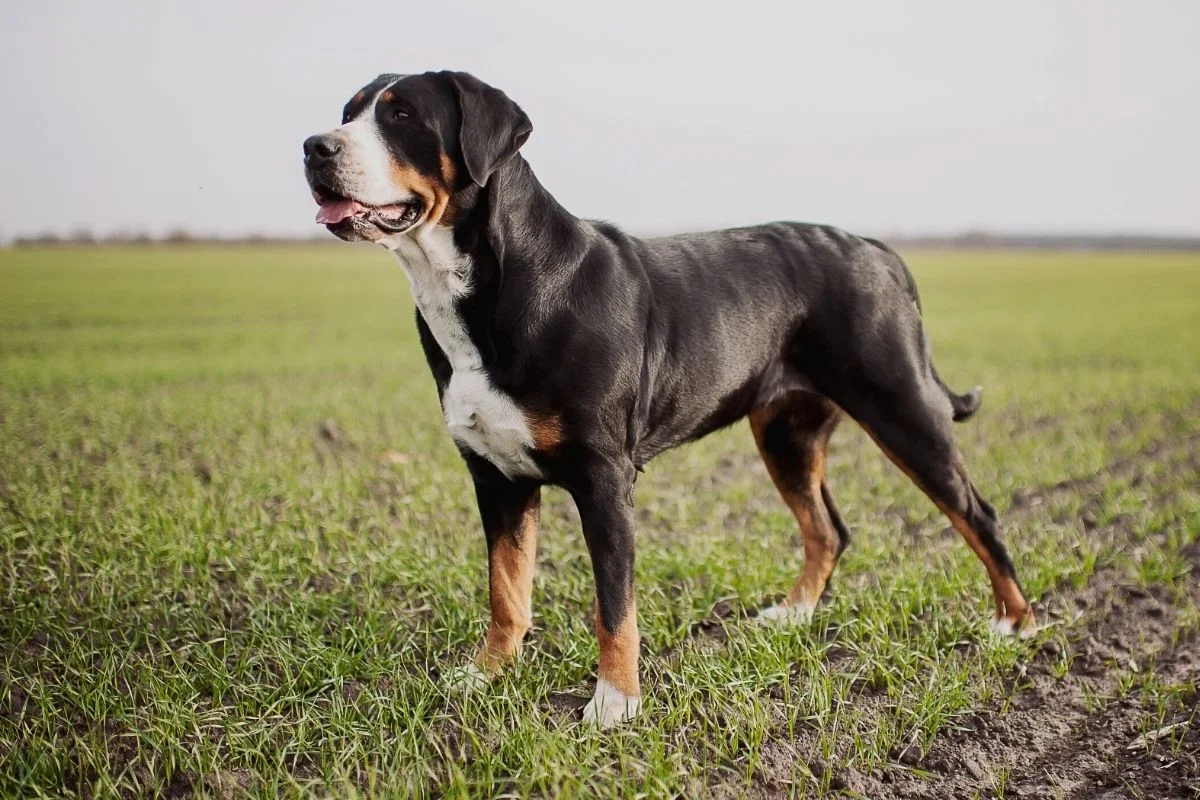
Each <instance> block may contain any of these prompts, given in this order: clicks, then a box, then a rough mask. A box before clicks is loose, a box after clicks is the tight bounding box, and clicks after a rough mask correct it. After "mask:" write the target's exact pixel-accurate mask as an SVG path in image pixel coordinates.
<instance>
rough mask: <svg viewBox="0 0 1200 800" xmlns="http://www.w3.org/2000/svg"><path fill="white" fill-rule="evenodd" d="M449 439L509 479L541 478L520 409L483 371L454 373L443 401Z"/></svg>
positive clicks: (531, 437)
mask: <svg viewBox="0 0 1200 800" xmlns="http://www.w3.org/2000/svg"><path fill="white" fill-rule="evenodd" d="M442 412H443V413H444V414H445V417H446V427H447V428H448V429H449V430H450V435H451V436H453V437H454V440H455V441H456V442H458V443H459V444H460V445H462V446H463V447H467V448H469V449H471V450H472V451H474V452H475V453H476V454H478V455H480V456H482V457H483V458H486V459H487V460H488V461H490V462H492V463H493V464H494V465H495V466H496V468H497V469H499V470H500V471H501V472H503V473H504V474H505V475H507V476H508V477H510V478H514V477H518V476H524V477H529V478H536V477H540V476H541V474H542V471H541V469H540V468H539V467H538V465H537V463H536V462H535V461H534V460H533V458H532V457H531V456H530V451H531V449H532V448H533V434H532V433H531V432H530V430H529V424H528V423H527V422H526V420H525V414H524V412H522V411H521V408H520V406H518V405H517V404H516V403H514V402H513V401H512V398H510V397H509V396H508V395H506V394H504V393H503V392H501V391H499V390H498V389H496V388H495V387H494V386H492V385H491V382H490V381H489V380H488V377H487V373H485V372H483V371H482V370H476V369H468V370H456V371H455V372H454V374H453V375H452V376H451V377H450V383H449V384H448V385H447V386H446V392H445V394H444V395H443V397H442Z"/></svg>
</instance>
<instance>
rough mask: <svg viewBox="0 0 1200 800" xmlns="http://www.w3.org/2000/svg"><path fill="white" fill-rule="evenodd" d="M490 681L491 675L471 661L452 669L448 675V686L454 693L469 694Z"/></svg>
mask: <svg viewBox="0 0 1200 800" xmlns="http://www.w3.org/2000/svg"><path fill="white" fill-rule="evenodd" d="M490 681H491V676H490V675H488V674H487V673H486V672H484V671H483V670H481V669H480V668H479V666H478V665H477V664H475V663H474V662H471V663H470V664H467V665H466V666H465V667H459V668H458V669H455V670H452V671H451V672H450V675H449V683H448V685H449V688H450V691H451V692H454V693H456V694H469V693H471V692H478V691H479V690H480V689H483V688H485V687H486V686H487V685H488V683H489V682H490Z"/></svg>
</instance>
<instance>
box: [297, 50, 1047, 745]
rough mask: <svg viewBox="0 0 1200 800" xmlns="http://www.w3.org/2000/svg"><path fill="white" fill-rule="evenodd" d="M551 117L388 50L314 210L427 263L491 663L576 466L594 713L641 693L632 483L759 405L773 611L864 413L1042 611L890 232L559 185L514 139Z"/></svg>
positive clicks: (426, 288) (427, 342) (968, 406)
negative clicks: (963, 434) (1003, 532)
mask: <svg viewBox="0 0 1200 800" xmlns="http://www.w3.org/2000/svg"><path fill="white" fill-rule="evenodd" d="M531 130H532V125H531V124H530V122H529V118H528V117H527V116H526V115H525V113H524V112H523V111H522V110H521V108H520V107H519V106H517V104H516V103H514V102H513V101H512V100H510V99H509V98H508V96H507V95H505V94H504V93H503V92H501V91H500V90H498V89H495V88H493V87H491V86H488V85H487V84H485V83H482V82H481V81H479V80H478V79H476V78H474V77H472V76H471V75H468V74H465V73H461V72H427V73H425V74H423V75H381V76H379V77H378V78H376V79H375V80H374V81H372V82H371V83H369V84H367V85H366V86H365V87H363V88H362V89H361V90H360V91H359V92H357V93H356V94H355V95H354V96H353V98H351V100H350V102H349V103H347V104H346V106H345V109H344V110H343V113H342V124H341V126H339V127H337V128H335V129H333V130H332V131H330V132H328V133H323V134H320V135H317V136H312V137H310V138H309V139H307V140H306V141H305V142H304V164H305V172H306V175H307V178H308V183H309V186H310V187H311V189H312V193H313V197H314V198H315V199H316V202H317V204H318V205H319V210H318V212H317V222H320V223H323V224H325V225H326V227H327V228H328V229H329V230H330V231H331V232H332V233H333V234H335V235H336V236H338V237H340V238H342V239H345V240H347V241H361V240H368V241H373V242H377V243H379V244H380V245H382V246H383V247H385V248H387V249H388V250H390V251H391V252H393V253H394V254H395V255H396V257H397V258H398V259H399V261H400V264H401V266H403V268H404V270H405V272H406V273H407V274H408V278H409V281H410V282H411V285H412V292H413V297H414V299H415V301H416V307H417V314H416V323H417V329H418V332H419V335H420V341H421V345H422V347H423V348H424V351H425V356H426V359H427V360H428V362H429V368H430V370H431V371H432V373H433V378H434V380H435V382H436V383H437V389H438V395H439V397H440V398H441V404H442V410H443V412H444V415H445V419H446V426H447V427H448V428H449V430H450V435H451V436H452V437H453V439H454V442H455V443H456V444H457V446H458V449H459V450H460V451H461V453H462V456H463V458H464V460H465V461H466V464H467V468H468V469H469V470H470V473H471V477H472V479H473V481H474V485H475V494H476V498H477V500H478V504H479V514H480V517H481V518H482V522H483V531H484V535H485V537H486V539H487V547H488V557H489V561H490V567H489V575H490V584H491V623H490V624H489V626H488V629H487V636H486V639H485V641H484V642H483V645H482V647H481V648H480V650H479V654H478V656H477V657H476V658H475V660H474V663H473V665H471V666H470V667H469V668H468V670H469V671H468V673H467V676H466V677H467V682H468V683H473V684H482V683H484V682H485V681H486V679H487V678H489V677H491V676H492V675H494V674H495V673H496V672H497V671H499V670H500V669H501V668H502V667H503V665H504V664H505V663H506V662H508V661H510V660H511V659H512V658H513V657H514V656H515V655H516V653H517V650H518V648H519V646H520V644H521V641H522V639H523V638H524V637H525V635H526V633H527V632H528V631H529V629H530V625H531V622H532V618H531V613H530V591H531V586H532V581H533V570H534V562H535V548H536V542H537V531H538V511H539V506H540V496H541V495H540V491H541V487H542V486H543V485H545V484H554V485H558V486H561V487H564V488H565V489H566V490H567V491H568V492H569V493H570V494H571V496H572V498H573V499H574V501H575V503H576V505H577V507H578V509H579V516H580V519H581V520H582V523H583V535H584V538H585V540H586V542H587V547H588V552H589V553H590V555H591V560H592V569H593V572H594V577H595V582H596V614H595V631H596V636H597V638H598V639H599V645H600V668H599V676H598V680H597V682H596V692H595V696H594V697H593V698H592V700H591V702H590V703H589V704H588V705H587V707H586V708H585V709H584V719H585V720H589V721H594V722H597V723H599V724H600V725H602V726H609V725H612V724H614V723H617V722H620V721H623V720H626V719H629V718H630V717H632V716H633V715H634V714H636V713H637V711H638V708H639V706H640V704H641V687H640V686H639V682H638V645H639V635H638V626H637V613H636V611H635V602H634V580H633V563H634V562H633V552H634V511H633V484H634V480H635V478H636V477H637V474H638V472H639V471H640V470H641V469H642V467H643V466H644V465H645V464H646V463H647V462H648V461H649V460H650V459H651V458H653V457H654V456H655V455H657V454H658V453H661V452H662V451H664V450H666V449H668V448H671V447H674V446H676V445H679V444H682V443H684V442H687V441H691V440H693V439H698V438H699V437H701V436H704V435H705V434H707V433H710V432H711V431H714V430H717V429H718V428H722V427H725V426H727V425H730V424H732V423H734V422H736V421H738V420H740V419H742V418H743V417H748V418H749V421H750V429H751V431H752V432H753V434H754V439H755V442H756V443H757V445H758V449H759V451H760V452H761V454H762V458H763V460H764V461H765V462H766V466H767V469H768V471H769V473H770V475H771V477H772V479H773V480H774V482H775V485H776V486H777V487H778V489H779V492H780V493H781V494H782V495H783V499H784V501H785V502H786V503H787V504H788V506H789V507H790V508H791V510H792V512H793V513H794V514H795V516H796V519H797V521H798V523H799V526H800V532H801V534H802V537H803V541H804V570H803V573H802V574H801V576H800V579H799V581H797V583H796V585H795V586H794V587H793V588H792V590H791V592H790V593H789V594H788V595H787V597H786V598H785V599H784V600H783V601H782V602H780V603H779V604H777V605H775V606H772V607H770V608H767V609H765V610H764V611H761V612H760V613H759V615H758V616H759V618H761V619H763V620H768V621H774V622H776V623H782V624H794V623H799V622H803V621H806V620H808V619H809V618H810V616H811V614H812V611H813V608H814V607H815V605H816V603H817V601H818V600H819V599H820V597H821V595H822V593H823V592H824V590H825V587H826V583H827V581H828V580H829V576H830V573H831V572H832V571H833V568H834V565H835V564H836V562H837V559H838V556H839V554H840V553H841V552H842V550H843V549H845V547H846V545H847V543H848V542H849V539H850V533H849V531H848V530H847V528H846V525H845V523H844V522H843V521H842V518H841V516H840V514H839V513H838V510H837V506H836V505H835V504H834V501H833V495H832V493H831V492H830V490H829V486H828V484H827V482H826V480H825V451H826V445H827V444H828V442H829V437H830V434H832V433H833V430H834V428H835V427H836V426H837V424H838V422H839V421H840V420H841V418H842V417H843V416H844V415H849V416H850V417H852V418H853V419H854V420H855V421H856V422H858V423H859V424H860V425H861V426H862V427H863V428H864V429H865V430H866V431H867V432H868V433H869V434H870V435H871V437H872V438H874V440H875V441H876V442H877V443H878V444H879V446H880V448H881V449H882V450H883V452H884V453H886V454H887V456H888V457H889V458H890V459H891V460H892V461H894V462H895V463H896V465H897V466H899V467H900V469H901V470H903V471H904V473H905V474H906V475H908V476H909V477H910V478H911V479H912V480H913V481H914V482H915V483H916V484H917V485H918V486H919V487H920V488H921V489H922V490H924V491H925V493H926V494H928V495H929V497H930V498H931V499H932V500H933V502H934V503H936V504H937V506H938V507H939V508H940V509H941V510H942V511H943V512H945V514H946V515H947V516H948V517H949V518H950V521H951V523H953V525H954V527H955V528H956V529H958V531H959V533H961V534H962V536H963V538H964V539H966V541H967V544H969V545H970V547H971V549H972V550H974V551H975V553H976V555H978V556H979V558H980V560H981V561H982V562H983V565H984V567H985V568H986V569H987V573H988V577H989V578H990V579H991V584H992V592H993V594H994V595H995V601H996V613H995V616H994V618H993V620H992V625H993V627H994V628H995V629H996V630H997V631H999V632H1002V633H1020V634H1022V635H1029V634H1032V632H1033V631H1034V630H1035V627H1036V625H1035V622H1034V617H1033V613H1032V611H1031V609H1030V605H1029V603H1028V602H1027V601H1026V599H1025V595H1024V593H1023V592H1022V590H1021V587H1020V584H1019V583H1018V581H1017V577H1016V573H1015V571H1014V569H1013V564H1012V560H1011V559H1010V558H1009V555H1008V553H1007V551H1006V550H1005V548H1004V545H1003V544H1002V543H1001V541H1000V526H999V524H998V522H997V518H996V512H995V511H994V510H993V508H992V506H991V505H989V504H988V502H987V501H986V500H984V498H983V497H982V496H981V495H980V494H979V492H978V490H976V488H975V486H974V485H973V484H972V482H971V480H970V478H969V477H968V476H967V468H966V465H965V463H964V462H963V457H962V455H961V453H960V452H959V449H958V447H957V445H956V443H955V439H954V434H953V430H952V423H953V422H954V421H958V420H963V419H966V418H967V417H969V416H970V415H971V414H972V413H974V412H975V410H976V409H977V408H978V407H979V402H980V395H979V391H978V389H976V390H974V391H972V392H970V393H968V394H966V395H957V394H955V393H954V392H952V391H951V390H950V389H949V388H947V386H946V384H945V383H943V382H942V380H941V379H940V378H939V377H938V374H937V371H936V370H935V369H934V367H933V362H932V360H931V357H930V348H929V341H928V339H927V338H926V336H925V332H924V330H923V328H922V325H921V306H920V301H919V299H918V297H917V289H916V286H915V284H914V283H913V278H912V275H911V274H910V273H909V271H908V269H907V267H905V265H904V262H903V261H901V259H900V257H899V256H898V255H896V253H895V252H893V251H892V250H891V249H889V248H888V247H887V246H886V245H884V244H882V243H880V242H877V241H875V240H873V239H866V238H862V237H859V236H853V235H851V234H848V233H845V232H844V231H841V230H839V229H837V228H834V227H830V226H825V225H810V224H802V223H795V222H775V223H771V224H768V225H761V226H757V227H750V228H738V229H733V230H724V231H715V232H711V233H693V234H686V235H682V236H670V237H666V238H659V239H638V238H635V237H633V236H629V235H627V234H625V233H622V232H621V231H620V230H618V229H617V228H616V227H614V226H613V225H610V224H608V223H605V222H595V221H591V220H584V219H579V218H578V217H575V216H573V215H572V214H571V213H570V212H568V211H567V210H566V209H564V208H563V207H562V206H560V205H559V204H558V203H557V202H556V201H555V199H554V198H553V197H552V196H551V194H550V193H549V192H548V191H546V189H545V188H544V187H543V186H542V184H541V183H539V182H538V179H537V178H536V177H534V174H533V170H532V169H530V166H529V164H528V163H527V162H526V161H525V159H524V158H523V157H522V156H521V155H520V154H519V153H518V151H519V150H520V148H521V146H522V145H523V144H524V143H525V140H526V139H527V138H528V137H529V134H530V131H531Z"/></svg>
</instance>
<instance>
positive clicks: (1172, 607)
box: [664, 434, 1200, 798]
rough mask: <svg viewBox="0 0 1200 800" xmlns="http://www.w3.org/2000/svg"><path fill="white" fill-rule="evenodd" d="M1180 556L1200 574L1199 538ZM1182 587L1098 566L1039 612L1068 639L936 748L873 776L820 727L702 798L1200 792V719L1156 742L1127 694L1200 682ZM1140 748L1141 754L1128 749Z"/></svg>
mask: <svg viewBox="0 0 1200 800" xmlns="http://www.w3.org/2000/svg"><path fill="white" fill-rule="evenodd" d="M1197 450H1200V434H1195V435H1190V436H1187V437H1181V438H1178V439H1174V440H1169V441H1165V442H1158V443H1155V444H1153V445H1150V446H1148V447H1146V448H1145V449H1143V450H1141V451H1139V452H1137V453H1134V454H1132V455H1130V456H1127V457H1124V458H1121V459H1118V460H1117V461H1115V462H1113V463H1111V464H1109V465H1107V466H1106V467H1105V468H1103V469H1101V470H1098V471H1097V472H1095V473H1093V474H1090V475H1084V476H1080V477H1076V478H1072V479H1070V480H1065V481H1061V482H1058V483H1055V484H1051V485H1047V486H1042V487H1036V488H1033V489H1030V490H1026V491H1021V492H1018V493H1017V495H1016V496H1015V497H1014V500H1015V502H1014V507H1013V509H1012V510H1010V512H1009V513H1008V514H1007V515H1006V517H1008V518H1010V519H1013V518H1015V519H1021V518H1031V517H1033V516H1035V515H1036V514H1037V513H1039V512H1038V509H1039V507H1040V506H1042V505H1044V504H1047V503H1049V502H1051V501H1052V500H1054V499H1058V498H1060V497H1066V496H1070V495H1083V496H1084V497H1085V498H1089V496H1095V495H1098V494H1099V493H1100V492H1102V490H1103V489H1104V487H1105V485H1107V483H1108V482H1109V481H1111V480H1112V479H1113V478H1122V479H1125V480H1130V481H1131V482H1133V483H1134V484H1135V485H1136V484H1137V483H1138V482H1139V481H1140V480H1141V476H1142V474H1143V473H1144V472H1146V471H1147V468H1148V467H1149V465H1150V464H1151V463H1156V464H1169V465H1170V466H1171V469H1172V470H1176V471H1177V470H1180V469H1184V470H1188V469H1190V470H1193V471H1196V469H1197V464H1198V463H1200V458H1198V456H1200V453H1197ZM1162 499H1164V498H1161V497H1154V498H1153V499H1152V502H1156V501H1159V500H1162ZM1087 509H1088V504H1087V503H1085V506H1084V513H1085V514H1086V512H1087ZM1084 524H1085V527H1087V528H1089V529H1090V530H1092V533H1091V535H1092V536H1094V537H1097V538H1099V539H1104V540H1108V541H1109V542H1110V543H1111V544H1114V545H1119V544H1120V543H1121V542H1132V541H1134V540H1135V539H1136V538H1137V537H1138V530H1137V529H1136V526H1135V525H1133V522H1132V520H1131V519H1130V518H1128V517H1126V516H1120V517H1117V518H1115V519H1113V520H1111V521H1110V522H1109V523H1108V524H1107V525H1103V526H1100V525H1097V524H1094V523H1093V524H1091V525H1089V524H1087V521H1086V520H1084ZM1184 556H1185V557H1186V558H1187V559H1188V562H1189V564H1190V565H1191V574H1192V575H1200V543H1196V544H1193V545H1192V546H1191V547H1189V548H1188V549H1187V550H1186V551H1185V552H1184ZM1180 588H1182V589H1183V590H1184V592H1185V593H1186V594H1188V595H1190V598H1191V599H1192V600H1193V601H1197V602H1200V586H1198V585H1197V583H1196V582H1195V581H1194V580H1192V581H1191V582H1190V583H1188V584H1186V585H1185V586H1182V587H1175V588H1172V587H1167V586H1150V587H1141V586H1137V585H1133V584H1132V583H1131V582H1130V581H1129V579H1128V578H1127V577H1126V576H1125V575H1124V574H1123V573H1122V572H1121V571H1119V570H1117V569H1115V568H1102V569H1100V570H1098V571H1097V572H1096V573H1094V574H1093V575H1092V577H1091V579H1090V581H1089V583H1088V584H1087V585H1086V586H1085V587H1083V588H1081V589H1073V588H1068V587H1062V588H1060V589H1058V590H1056V591H1052V592H1050V593H1048V594H1047V595H1046V596H1045V597H1044V598H1043V601H1042V604H1041V607H1040V608H1039V613H1040V615H1041V619H1042V620H1043V622H1046V621H1052V622H1054V623H1056V624H1061V625H1064V626H1067V625H1069V626H1070V627H1069V632H1068V633H1067V634H1066V635H1065V636H1060V637H1057V638H1056V640H1051V641H1048V642H1046V643H1045V644H1044V645H1043V646H1042V648H1041V649H1040V650H1039V651H1038V653H1037V654H1036V655H1035V656H1034V657H1033V659H1032V660H1031V661H1030V662H1028V663H1027V664H1025V665H1024V666H1023V667H1022V669H1021V672H1020V673H1019V674H1017V675H1014V676H1013V677H1012V680H1011V682H1009V684H1008V685H1007V686H1006V687H1004V690H1003V691H1002V692H1001V694H1002V695H1003V698H1004V699H1003V700H1002V701H999V702H997V703H996V704H995V705H994V707H991V708H988V709H984V710H981V711H979V712H976V713H974V714H971V715H969V716H967V717H965V718H964V719H962V720H960V721H959V722H958V723H957V724H956V725H955V726H954V728H953V729H951V730H947V731H944V732H943V733H941V734H939V737H938V739H937V740H936V741H935V742H934V744H933V746H932V747H931V749H930V750H929V751H928V752H921V750H920V748H919V747H917V746H911V747H908V748H904V749H903V750H901V751H898V752H894V753H892V754H891V758H892V761H893V763H892V764H891V765H889V766H887V767H886V768H884V769H881V770H876V771H875V772H873V773H871V774H865V773H862V772H859V771H856V770H854V769H840V768H838V767H837V766H836V765H827V764H826V763H824V762H823V761H820V760H814V759H813V758H812V754H813V753H814V752H815V744H816V741H817V738H818V734H819V732H818V731H815V730H805V729H797V730H795V731H790V732H782V731H781V732H780V735H779V736H778V738H776V739H774V740H772V741H769V742H766V743H764V745H763V747H762V754H761V760H760V763H759V764H758V765H757V767H756V768H755V770H754V774H753V777H752V779H751V781H750V782H749V783H746V782H745V781H744V780H735V781H732V782H729V781H728V779H726V780H722V779H721V778H720V777H717V776H714V780H712V781H711V782H710V783H709V785H708V786H707V787H706V790H707V791H708V792H709V793H716V794H717V795H720V794H721V793H722V792H724V793H726V794H729V796H751V797H779V796H789V795H791V794H794V793H795V792H796V791H797V790H798V788H799V787H800V786H807V787H812V785H813V783H814V782H816V783H817V784H818V785H820V786H822V787H823V788H824V789H825V790H826V791H832V792H835V793H836V792H845V793H847V794H849V795H851V796H862V797H870V798H930V797H938V798H941V797H946V798H956V797H964V798H971V797H979V796H1013V797H1032V798H1042V797H1046V798H1090V797H1106V798H1108V797H1112V798H1115V797H1127V796H1131V797H1147V798H1159V797H1162V798H1174V797H1188V798H1200V793H1198V792H1200V788H1198V787H1200V771H1198V770H1200V766H1198V763H1197V762H1200V753H1198V752H1197V750H1196V748H1195V746H1194V743H1195V741H1196V739H1197V737H1200V733H1198V730H1200V715H1197V714H1195V713H1190V714H1182V715H1177V716H1179V717H1180V718H1178V719H1174V720H1172V721H1169V722H1168V723H1167V724H1170V725H1174V726H1175V727H1173V728H1171V731H1170V736H1169V737H1163V738H1162V739H1157V740H1152V741H1147V740H1146V739H1144V738H1143V736H1144V734H1145V733H1146V732H1147V720H1148V719H1150V711H1151V710H1150V709H1149V708H1147V707H1145V705H1144V702H1143V700H1142V699H1141V697H1140V696H1139V695H1138V694H1137V693H1136V692H1128V691H1124V690H1123V689H1127V688H1128V686H1129V685H1130V684H1131V683H1133V682H1135V681H1137V680H1139V679H1140V678H1141V676H1144V675H1146V674H1147V672H1148V671H1152V674H1153V675H1154V676H1155V679H1156V680H1158V681H1162V682H1166V683H1168V684H1172V685H1185V686H1186V685H1189V684H1190V685H1191V686H1193V687H1194V686H1195V685H1196V683H1197V682H1198V681H1200V636H1198V635H1197V632H1196V631H1195V630H1190V631H1182V630H1181V623H1182V619H1181V616H1180V610H1179V607H1178V606H1177V605H1176V604H1174V603H1173V600H1174V599H1178V594H1177V592H1178V591H1179V589H1180ZM746 613H747V610H745V609H740V608H714V609H713V612H712V613H711V614H710V615H709V616H708V617H707V618H706V619H705V620H703V621H701V622H699V623H697V624H696V625H693V626H692V629H691V634H692V636H694V637H700V638H705V637H713V638H715V639H717V640H720V639H722V638H723V634H724V623H725V621H726V620H727V619H728V618H729V617H731V616H732V617H737V616H742V615H744V614H746ZM673 649H674V648H672V650H673ZM672 650H668V651H667V653H666V654H664V655H670V653H671V652H672ZM828 659H829V663H830V668H831V669H837V662H838V661H841V660H849V659H850V656H849V654H843V653H841V652H840V648H838V647H836V645H835V646H834V647H832V648H831V649H830V651H829V654H828ZM861 689H862V692H861V694H860V695H859V697H858V699H857V700H856V703H858V704H859V705H860V706H870V705H871V704H872V703H876V702H882V700H883V698H881V697H880V696H879V692H878V691H877V690H876V689H875V688H874V687H872V686H870V685H869V683H868V682H866V681H864V683H863V685H862V686H861ZM1194 694H1195V693H1194V691H1193V695H1192V696H1194ZM1151 727H1152V728H1153V726H1151ZM1160 727H1163V726H1160ZM1133 743H1140V745H1141V746H1135V747H1133V748H1132V749H1131V744H1133ZM1189 745H1191V747H1190V749H1189Z"/></svg>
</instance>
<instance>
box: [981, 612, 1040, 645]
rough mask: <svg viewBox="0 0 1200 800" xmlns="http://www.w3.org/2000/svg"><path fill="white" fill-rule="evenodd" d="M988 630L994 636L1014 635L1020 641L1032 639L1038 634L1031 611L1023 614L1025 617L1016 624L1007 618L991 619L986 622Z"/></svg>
mask: <svg viewBox="0 0 1200 800" xmlns="http://www.w3.org/2000/svg"><path fill="white" fill-rule="evenodd" d="M988 629H989V630H990V631H991V632H992V634H993V635H995V636H1000V637H1008V636H1013V635H1016V636H1017V637H1018V638H1021V639H1032V638H1033V637H1034V636H1036V635H1037V632H1038V626H1037V621H1036V620H1034V618H1033V612H1032V611H1027V612H1025V615H1024V616H1022V617H1021V618H1019V619H1018V620H1017V621H1016V622H1013V620H1011V619H1009V618H1008V617H992V619H991V620H990V621H989V622H988Z"/></svg>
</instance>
